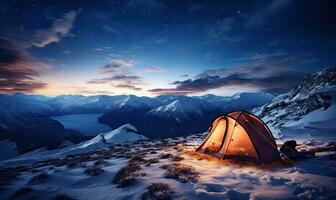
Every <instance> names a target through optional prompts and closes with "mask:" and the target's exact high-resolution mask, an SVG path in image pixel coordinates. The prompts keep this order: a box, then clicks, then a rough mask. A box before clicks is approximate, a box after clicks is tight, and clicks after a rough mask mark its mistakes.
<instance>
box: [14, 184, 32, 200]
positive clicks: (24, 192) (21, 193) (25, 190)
mask: <svg viewBox="0 0 336 200" xmlns="http://www.w3.org/2000/svg"><path fill="white" fill-rule="evenodd" d="M32 191H33V189H32V188H30V187H23V188H20V189H18V190H16V191H15V192H14V193H13V194H12V195H11V196H10V198H9V199H17V198H19V197H22V196H26V195H27V194H28V193H30V192H32Z"/></svg>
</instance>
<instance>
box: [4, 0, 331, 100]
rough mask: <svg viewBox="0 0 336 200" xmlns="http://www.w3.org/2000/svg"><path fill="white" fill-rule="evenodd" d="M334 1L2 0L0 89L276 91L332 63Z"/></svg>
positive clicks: (89, 92)
mask: <svg viewBox="0 0 336 200" xmlns="http://www.w3.org/2000/svg"><path fill="white" fill-rule="evenodd" d="M335 9H336V1H332V0H322V1H318V0H316V1H312V0H295V1H289V0H265V1H253V0H245V1H242V0H235V1H224V0H222V1H216V0H208V1H190V0H178V1H174V0H143V1H140V0H129V1H127V0H123V1H85V0H81V1H76V0H73V1H66V0H64V1H62V0H58V1H54V0H48V1H30V0H22V1H20V0H0V26H1V28H0V93H16V92H22V93H27V94H43V95H50V96H55V95H62V94H82V95H98V94H108V95H119V94H135V95H139V96H156V95H161V94H183V95H203V94H208V93H210V94H216V95H232V94H235V93H237V92H255V91H263V92H270V93H273V94H278V93H282V92H285V91H288V90H289V89H291V88H292V87H293V86H294V85H295V84H297V82H298V81H300V80H301V79H302V78H303V77H304V76H305V75H306V74H307V73H311V72H315V71H318V70H321V69H324V68H333V67H335V66H336V65H335V64H336V62H335V61H336V58H335V56H336V55H335V52H336V14H335Z"/></svg>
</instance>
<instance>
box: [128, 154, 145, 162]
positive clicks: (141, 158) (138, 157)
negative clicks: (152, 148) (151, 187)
mask: <svg viewBox="0 0 336 200" xmlns="http://www.w3.org/2000/svg"><path fill="white" fill-rule="evenodd" d="M128 162H139V163H144V162H146V159H144V158H143V157H142V156H140V155H135V156H133V157H132V158H131V159H130V160H129V161H128Z"/></svg>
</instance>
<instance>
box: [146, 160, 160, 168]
mask: <svg viewBox="0 0 336 200" xmlns="http://www.w3.org/2000/svg"><path fill="white" fill-rule="evenodd" d="M158 162H160V159H158V158H152V159H149V160H147V162H146V167H149V166H151V164H154V163H158Z"/></svg>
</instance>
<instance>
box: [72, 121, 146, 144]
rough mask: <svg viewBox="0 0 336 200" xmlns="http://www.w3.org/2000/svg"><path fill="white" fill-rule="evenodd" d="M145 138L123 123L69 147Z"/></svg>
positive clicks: (119, 142)
mask: <svg viewBox="0 0 336 200" xmlns="http://www.w3.org/2000/svg"><path fill="white" fill-rule="evenodd" d="M145 139H147V138H146V137H145V136H143V135H140V134H138V131H137V129H136V128H135V127H134V126H132V125H131V124H125V125H122V126H120V127H119V128H117V129H114V130H113V131H110V132H107V133H102V134H99V135H97V136H96V137H94V138H92V139H91V140H88V141H85V142H82V143H80V144H77V145H75V146H73V147H71V148H70V149H71V150H73V149H85V148H90V149H92V148H99V147H101V146H107V145H111V144H123V143H131V142H136V141H139V140H145Z"/></svg>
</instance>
